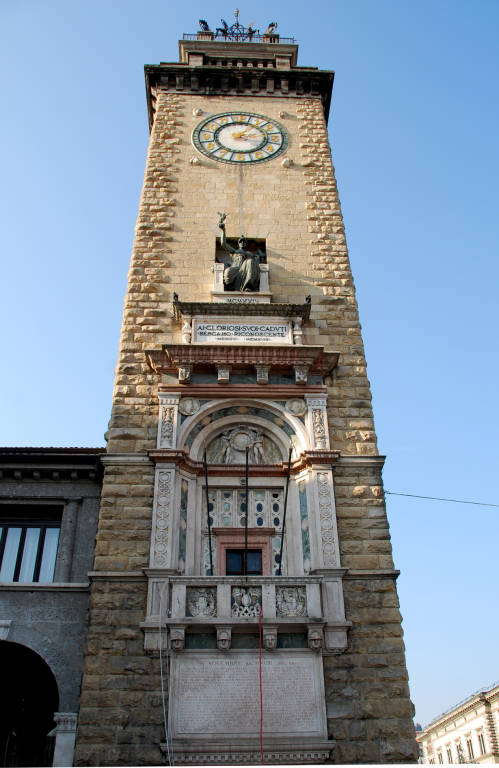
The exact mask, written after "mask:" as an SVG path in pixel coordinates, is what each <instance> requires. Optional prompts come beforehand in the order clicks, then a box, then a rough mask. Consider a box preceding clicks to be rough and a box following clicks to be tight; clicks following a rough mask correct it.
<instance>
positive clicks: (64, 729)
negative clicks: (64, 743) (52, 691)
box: [54, 712, 78, 733]
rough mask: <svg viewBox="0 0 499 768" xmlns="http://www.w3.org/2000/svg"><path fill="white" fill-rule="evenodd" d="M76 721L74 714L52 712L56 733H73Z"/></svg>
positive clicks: (76, 716) (76, 717) (75, 714)
mask: <svg viewBox="0 0 499 768" xmlns="http://www.w3.org/2000/svg"><path fill="white" fill-rule="evenodd" d="M77 719H78V715H77V713H76V712H54V720H55V724H56V733H74V732H75V731H76V722H77Z"/></svg>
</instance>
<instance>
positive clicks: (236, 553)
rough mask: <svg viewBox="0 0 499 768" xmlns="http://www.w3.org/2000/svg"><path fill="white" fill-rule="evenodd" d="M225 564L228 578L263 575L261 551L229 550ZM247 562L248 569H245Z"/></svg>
mask: <svg viewBox="0 0 499 768" xmlns="http://www.w3.org/2000/svg"><path fill="white" fill-rule="evenodd" d="M226 555H227V559H226V564H225V573H226V574H227V576H245V575H248V576H260V575H261V573H262V550H261V549H248V551H247V552H246V551H245V550H244V549H228V550H227V553H226ZM245 560H246V569H245V568H244V564H245Z"/></svg>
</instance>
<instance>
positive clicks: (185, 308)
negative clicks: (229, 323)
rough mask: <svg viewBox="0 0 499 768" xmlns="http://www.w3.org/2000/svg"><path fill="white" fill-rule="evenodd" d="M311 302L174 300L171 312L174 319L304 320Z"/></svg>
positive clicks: (306, 318)
mask: <svg viewBox="0 0 499 768" xmlns="http://www.w3.org/2000/svg"><path fill="white" fill-rule="evenodd" d="M310 307H311V304H309V303H307V302H306V303H305V304H254V303H251V302H238V303H230V302H223V301H220V302H212V301H174V302H173V314H174V317H175V319H176V320H180V319H181V318H182V317H183V316H185V315H188V316H189V317H194V316H195V315H202V316H206V315H218V316H225V315H229V316H230V317H236V316H237V317H240V316H241V315H242V316H243V317H248V316H251V317H254V316H258V317H301V318H302V319H303V320H304V322H307V320H308V319H309V318H310Z"/></svg>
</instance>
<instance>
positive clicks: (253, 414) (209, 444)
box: [178, 399, 310, 464]
mask: <svg viewBox="0 0 499 768" xmlns="http://www.w3.org/2000/svg"><path fill="white" fill-rule="evenodd" d="M245 431H246V433H248V432H251V431H253V432H256V433H258V434H254V435H253V436H248V434H246V436H245V435H244V432H245ZM262 440H263V446H262V444H261V443H262ZM217 441H218V442H217ZM248 443H249V445H250V457H249V458H250V463H252V464H264V463H269V464H274V463H280V462H281V461H287V459H288V454H289V448H290V447H291V446H292V447H293V458H297V457H298V456H299V455H300V454H301V453H302V452H303V451H305V450H308V449H310V439H309V436H308V433H307V430H306V428H305V424H304V423H303V422H302V421H301V420H300V419H299V418H298V417H296V416H294V415H292V414H290V413H288V412H286V411H285V409H284V408H283V407H281V406H280V405H279V404H277V403H269V402H267V401H259V402H258V403H255V401H252V400H243V399H241V400H236V401H235V400H224V401H217V402H215V403H214V402H210V403H205V404H204V405H202V406H201V408H200V409H199V411H197V413H195V414H194V415H193V416H190V417H188V418H187V419H186V420H185V421H184V423H183V424H182V427H181V429H180V431H179V437H178V447H179V448H183V449H185V450H188V451H189V454H190V456H191V458H192V459H193V460H194V461H201V460H202V458H203V453H204V450H205V448H206V449H207V451H208V454H210V452H211V457H210V455H208V461H209V462H210V463H244V461H245V458H244V455H245V451H244V448H245V444H248ZM258 444H260V447H259V445H258ZM227 445H229V446H230V451H231V452H232V456H231V461H226V458H227V456H226V457H225V459H224V458H223V451H224V446H225V448H227ZM261 447H263V458H262V456H261V451H260V448H261ZM259 453H260V460H258V454H259ZM266 458H270V460H269V461H267V460H266Z"/></svg>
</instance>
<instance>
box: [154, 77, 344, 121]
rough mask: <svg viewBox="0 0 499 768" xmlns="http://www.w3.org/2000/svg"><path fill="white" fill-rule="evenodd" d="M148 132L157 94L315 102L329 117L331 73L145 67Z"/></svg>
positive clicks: (326, 116) (331, 86)
mask: <svg viewBox="0 0 499 768" xmlns="http://www.w3.org/2000/svg"><path fill="white" fill-rule="evenodd" d="M144 72H145V79H146V96H147V112H148V117H149V129H152V126H153V123H154V114H155V102H156V92H157V91H158V90H162V91H166V92H168V93H170V92H171V93H180V94H190V95H196V96H253V97H255V96H256V97H258V98H260V99H262V98H267V99H268V98H275V97H279V98H292V99H297V98H298V99H299V98H317V99H320V100H321V102H322V106H323V109H324V116H325V118H326V121H327V119H328V117H329V108H330V105H331V93H332V90H333V80H334V72H332V71H330V70H318V69H313V68H310V69H309V68H307V67H299V68H296V69H288V70H281V69H279V70H278V69H274V68H266V69H258V68H254V67H251V68H249V67H234V66H227V67H216V66H215V67H212V66H206V65H203V66H197V67H196V66H189V65H188V64H180V63H176V64H159V65H146V66H145V67H144Z"/></svg>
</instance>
